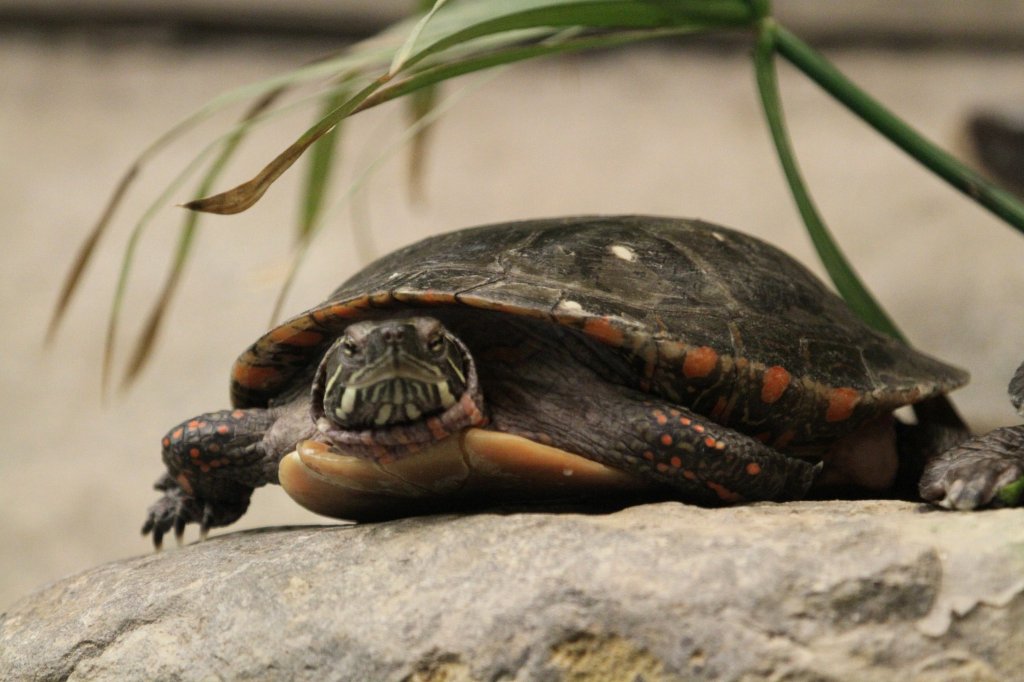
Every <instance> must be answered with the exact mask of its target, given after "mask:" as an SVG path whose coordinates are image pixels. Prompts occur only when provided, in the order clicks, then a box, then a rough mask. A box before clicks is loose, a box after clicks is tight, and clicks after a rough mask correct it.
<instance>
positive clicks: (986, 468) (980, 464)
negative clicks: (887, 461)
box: [919, 363, 1024, 510]
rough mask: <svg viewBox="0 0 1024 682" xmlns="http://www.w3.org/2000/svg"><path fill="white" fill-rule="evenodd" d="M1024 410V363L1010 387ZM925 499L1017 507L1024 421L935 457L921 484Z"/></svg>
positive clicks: (961, 505) (1022, 486)
mask: <svg viewBox="0 0 1024 682" xmlns="http://www.w3.org/2000/svg"><path fill="white" fill-rule="evenodd" d="M1009 392H1010V399H1011V401H1012V402H1013V405H1014V406H1015V407H1016V408H1017V409H1018V411H1022V412H1024V410H1022V406H1024V363H1022V364H1021V366H1020V367H1018V368H1017V371H1016V373H1015V374H1014V376H1013V379H1011V380H1010V386H1009ZM919 489H920V493H921V497H923V498H924V499H925V500H928V501H929V502H934V503H935V504H938V505H939V506H942V507H946V508H947V509H963V510H969V509H977V508H979V507H987V506H988V507H1001V506H1017V505H1020V504H1022V503H1024V425H1020V426H1007V427H1003V428H999V429H995V430H993V431H990V432H988V433H986V434H982V435H980V436H977V437H975V438H969V439H966V440H964V441H963V442H961V443H959V444H956V445H954V446H953V447H951V448H949V449H947V450H946V451H945V452H942V453H941V454H939V455H938V456H936V457H934V458H932V459H931V460H930V461H929V462H928V463H927V464H926V465H925V470H924V474H923V475H922V476H921V482H920V488H919Z"/></svg>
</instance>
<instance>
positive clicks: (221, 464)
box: [142, 409, 277, 549]
mask: <svg viewBox="0 0 1024 682" xmlns="http://www.w3.org/2000/svg"><path fill="white" fill-rule="evenodd" d="M275 420H276V418H275V416H273V415H271V413H270V411H269V410H262V409H248V410H221V411H218V412H209V413H206V414H202V415H199V416H198V417H195V418H193V419H189V420H188V421H185V422H182V423H181V424H179V425H178V426H176V427H174V428H173V429H171V430H170V431H169V432H168V433H167V435H166V436H164V438H163V441H162V444H163V461H164V464H165V465H166V466H167V473H165V474H164V475H163V476H161V477H160V479H159V480H158V481H157V482H156V485H155V486H154V487H155V488H156V489H157V490H159V491H162V492H163V497H161V498H160V499H159V500H158V501H157V502H156V503H155V504H153V505H152V506H151V507H150V508H149V513H148V515H147V517H146V522H145V524H144V525H143V527H142V533H143V535H146V534H149V533H152V534H153V544H154V545H155V546H156V547H157V548H158V549H159V548H160V546H161V544H162V541H163V536H164V534H165V533H166V532H168V531H169V530H171V528H173V529H174V533H175V536H176V537H177V538H178V540H179V542H180V540H181V537H182V535H183V533H184V531H185V527H186V526H187V525H188V524H189V523H198V524H199V525H200V529H201V532H202V535H203V537H205V536H206V533H207V531H209V529H210V528H212V527H215V526H226V525H228V524H231V523H233V522H235V521H237V520H238V519H239V518H240V517H241V516H242V515H243V514H244V513H245V511H246V509H247V508H248V507H249V498H250V496H251V495H252V491H253V489H254V488H256V487H259V486H261V485H264V484H266V483H271V482H274V483H276V482H277V460H276V458H275V457H273V456H272V453H269V452H268V451H267V446H266V443H265V439H264V436H265V434H266V433H267V431H268V429H270V428H271V426H272V425H273V424H274V422H275ZM271 459H272V460H273V462H270V460H271Z"/></svg>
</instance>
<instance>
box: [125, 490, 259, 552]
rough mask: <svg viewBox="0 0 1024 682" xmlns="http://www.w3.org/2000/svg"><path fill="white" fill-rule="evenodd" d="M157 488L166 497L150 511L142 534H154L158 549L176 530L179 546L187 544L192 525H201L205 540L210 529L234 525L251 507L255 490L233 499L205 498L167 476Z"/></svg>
mask: <svg viewBox="0 0 1024 682" xmlns="http://www.w3.org/2000/svg"><path fill="white" fill-rule="evenodd" d="M155 487H156V489H157V490H162V491H163V493H164V494H163V497H161V498H160V499H159V500H157V501H156V503H155V504H153V505H152V506H151V507H150V508H149V513H148V515H147V517H146V522H145V523H144V524H143V525H142V534H143V535H149V534H150V533H152V535H153V546H154V547H156V549H157V550H159V549H160V548H161V546H162V545H163V539H164V535H166V534H167V533H169V532H171V530H173V531H174V538H175V540H177V543H178V546H179V547H180V546H181V545H182V544H184V537H185V529H186V528H187V527H188V524H190V523H198V524H199V534H200V537H201V538H202V539H203V540H205V539H206V537H207V536H208V535H209V533H210V529H211V528H213V527H215V526H226V525H228V524H229V523H234V522H235V521H236V520H238V517H240V516H241V515H242V514H244V513H245V510H246V508H247V507H248V506H249V493H251V490H249V491H247V492H245V493H243V494H241V495H239V496H238V497H237V498H233V499H227V500H222V499H214V500H210V499H201V498H196V497H195V496H193V495H191V494H189V493H187V492H185V491H184V490H183V489H182V488H181V486H180V485H178V483H177V482H176V481H174V479H172V478H170V477H169V476H166V475H165V476H163V477H162V478H161V479H160V480H159V481H157V483H156V486H155Z"/></svg>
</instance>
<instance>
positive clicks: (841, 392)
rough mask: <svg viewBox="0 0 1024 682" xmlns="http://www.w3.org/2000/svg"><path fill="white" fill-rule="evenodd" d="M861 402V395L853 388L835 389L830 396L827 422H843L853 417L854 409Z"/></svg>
mask: <svg viewBox="0 0 1024 682" xmlns="http://www.w3.org/2000/svg"><path fill="white" fill-rule="evenodd" d="M859 401H860V393H858V392H857V391H855V390H853V389H852V388H833V389H832V391H831V392H830V393H829V396H828V409H827V410H826V411H825V421H828V422H841V421H843V420H844V419H849V418H850V417H851V416H852V415H853V408H854V407H856V405H857V403H858V402H859Z"/></svg>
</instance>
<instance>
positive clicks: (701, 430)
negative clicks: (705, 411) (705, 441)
mask: <svg viewBox="0 0 1024 682" xmlns="http://www.w3.org/2000/svg"><path fill="white" fill-rule="evenodd" d="M693 430H694V431H696V432H697V433H704V431H705V429H704V425H703V424H694V425H693Z"/></svg>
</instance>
